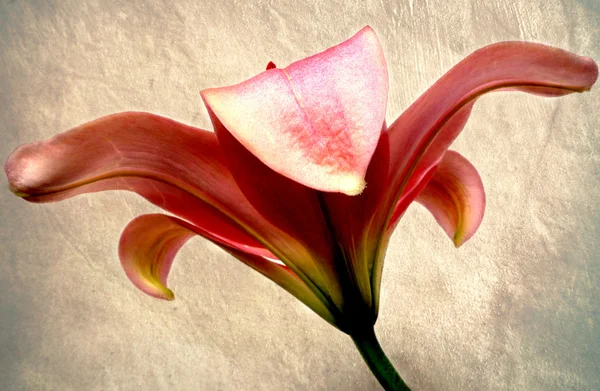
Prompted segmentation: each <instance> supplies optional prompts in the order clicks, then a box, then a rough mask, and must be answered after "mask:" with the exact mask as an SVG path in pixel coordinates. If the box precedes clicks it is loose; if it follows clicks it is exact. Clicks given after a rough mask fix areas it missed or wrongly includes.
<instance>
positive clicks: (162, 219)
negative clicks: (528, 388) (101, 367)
mask: <svg viewBox="0 0 600 391" xmlns="http://www.w3.org/2000/svg"><path fill="white" fill-rule="evenodd" d="M597 76H598V68H597V66H596V64H595V63H594V62H593V61H592V60H591V59H589V58H585V57H580V56H577V55H574V54H572V53H569V52H566V51H564V50H560V49H556V48H551V47H548V46H544V45H540V44H534V43H526V42H503V43H498V44H494V45H490V46H487V47H485V48H483V49H480V50H478V51H476V52H474V53H473V54H471V55H470V56H468V57H467V58H466V59H464V60H463V61H461V62H460V63H459V64H457V65H456V66H455V67H454V68H452V69H451V70H450V71H449V72H448V73H447V74H446V75H444V76H443V77H442V78H441V79H440V80H439V81H438V82H436V83H435V84H434V85H433V86H432V87H431V88H430V89H429V90H427V91H426V92H425V93H424V94H423V95H422V96H421V97H420V98H419V99H418V100H417V101H416V102H415V103H414V104H413V105H412V106H410V107H409V108H408V109H407V110H406V111H405V112H404V113H403V114H402V115H401V116H400V117H399V118H398V119H397V120H396V121H394V122H393V123H392V125H391V126H389V127H388V126H387V125H386V123H385V113H386V105H387V93H388V74H387V66H386V62H385V58H384V55H383V50H382V48H381V46H380V43H379V41H378V39H377V36H376V35H375V33H374V32H373V30H372V29H371V28H369V27H365V28H363V29H362V30H361V31H359V32H358V33H357V34H356V35H355V36H354V37H352V38H350V39H349V40H348V41H345V42H343V43H341V44H339V45H337V46H334V47H332V48H330V49H327V50H326V51H324V52H322V53H319V54H317V55H314V56H312V57H309V58H306V59H303V60H300V61H298V62H295V63H293V64H291V65H289V66H288V67H286V68H281V69H280V68H277V67H276V66H274V65H273V64H272V63H269V66H267V70H266V71H264V72H262V73H260V74H259V75H257V76H255V77H253V78H251V79H249V80H247V81H245V82H242V83H240V84H237V85H234V86H230V87H223V88H214V89H208V90H205V91H202V93H201V95H202V99H203V101H204V103H205V105H206V107H207V109H208V112H209V115H210V118H211V120H212V123H213V127H214V132H209V131H205V130H202V129H197V128H194V127H191V126H187V125H184V124H181V123H178V122H175V121H173V120H171V119H167V118H163V117H160V116H157V115H153V114H149V113H136V112H126V113H120V114H114V115H109V116H106V117H103V118H100V119H97V120H95V121H92V122H89V123H86V124H84V125H81V126H79V127H77V128H75V129H72V130H70V131H68V132H65V133H62V134H59V135H57V136H55V137H53V138H51V139H49V140H47V141H42V142H38V143H33V144H27V145H23V146H21V147H19V148H17V150H15V151H14V152H13V154H12V155H11V156H10V157H9V158H8V160H7V162H6V166H5V170H6V174H7V176H8V179H9V184H10V187H11V190H12V191H13V192H14V193H15V194H17V195H18V196H20V197H23V198H24V199H26V200H27V201H31V202H53V201H59V200H63V199H66V198H69V197H73V196H75V195H78V194H82V193H88V192H96V191H102V190H116V189H118V190H129V191H133V192H136V193H138V194H140V195H141V196H143V197H144V198H146V199H147V200H149V201H150V202H152V203H153V204H155V205H158V206H159V207H161V208H163V209H164V210H166V211H167V212H170V213H171V214H172V215H164V214H148V215H143V216H140V217H138V218H136V219H134V220H133V221H131V222H130V223H129V225H128V226H127V227H126V228H125V230H124V231H123V233H122V236H121V240H120V243H119V257H120V259H121V263H122V265H123V268H124V270H125V273H126V274H127V276H128V277H129V279H130V280H131V281H132V282H133V284H134V285H135V286H136V287H138V288H139V289H141V290H142V291H143V292H145V293H147V294H149V295H152V296H154V297H158V298H162V299H169V300H170V299H173V297H174V295H173V293H172V291H171V290H170V289H169V288H167V276H168V273H169V270H170V268H171V264H172V262H173V259H174V257H175V255H176V253H177V251H178V250H179V249H180V248H181V246H182V245H183V244H184V243H185V242H186V241H187V240H188V239H189V238H191V237H193V236H195V235H201V236H203V237H205V238H207V239H209V240H210V241H212V242H214V243H216V244H217V245H219V246H220V247H221V248H223V249H224V250H225V251H227V252H228V253H230V254H231V255H233V256H234V257H236V258H237V259H239V260H240V261H242V262H244V263H245V264H246V265H248V266H250V267H251V268H253V269H255V270H256V271H258V272H260V273H262V274H263V275H265V276H267V277H268V278H270V279H271V280H273V281H274V282H275V283H277V284H279V285H280V286H281V287H283V288H284V289H285V290H287V291H288V292H289V293H291V294H292V295H293V296H295V297H296V298H298V299H299V300H300V301H302V302H303V303H304V304H306V305H307V306H308V307H310V308H311V309H312V310H313V311H315V312H316V313H317V314H318V315H320V316H321V317H322V318H323V319H325V320H326V321H327V322H329V323H330V324H332V325H333V326H335V327H337V328H338V329H340V330H342V331H344V332H345V333H347V334H349V335H350V336H351V337H352V338H353V339H354V341H355V343H356V344H357V346H358V348H359V350H360V351H361V354H363V357H364V358H365V360H366V361H367V363H368V364H369V366H370V367H371V369H372V370H373V371H374V373H375V374H376V375H377V376H378V379H379V380H380V382H381V383H382V385H384V387H386V388H388V389H394V388H399V389H400V388H402V387H405V385H404V384H403V383H402V380H401V379H400V378H399V377H397V375H396V376H394V374H395V372H394V373H392V374H389V373H388V374H386V373H382V372H385V371H386V370H388V371H391V372H393V368H392V367H391V366H390V365H389V362H388V361H387V359H386V358H385V355H383V352H382V351H381V350H380V348H379V345H378V344H377V341H376V340H375V337H374V334H373V325H374V324H375V321H376V319H377V314H378V305H379V294H380V293H379V292H380V283H381V272H382V267H383V259H384V255H385V251H386V247H387V244H388V241H389V238H390V236H391V234H392V232H393V230H394V228H395V227H396V225H397V223H398V220H399V219H400V217H401V216H402V215H403V213H404V211H405V210H406V208H407V207H408V206H409V205H410V204H411V203H412V202H413V201H415V200H416V201H417V202H419V203H421V204H422V205H424V206H425V207H426V208H427V209H428V210H429V211H430V212H431V213H432V214H433V216H434V218H435V219H436V220H437V221H438V222H439V224H440V225H441V227H442V228H443V229H444V231H445V232H446V233H447V235H448V236H449V237H450V238H451V239H452V241H453V242H454V244H455V245H456V246H457V247H458V246H460V245H462V244H463V243H464V242H466V241H467V240H468V239H469V238H470V237H471V236H472V235H473V234H474V233H475V231H476V230H477V228H478V227H479V225H480V223H481V221H482V218H483V213H484V208H485V194H484V189H483V185H482V182H481V179H480V177H479V174H478V173H477V171H476V169H475V168H474V167H473V166H472V165H471V164H470V163H469V162H468V161H467V160H466V159H465V158H464V157H463V156H461V155H460V154H458V153H457V152H454V151H451V150H449V149H448V148H449V146H450V144H451V143H452V141H453V140H454V139H455V138H456V137H457V136H458V134H459V133H460V131H461V130H462V129H463V127H464V125H465V123H466V122H467V120H468V117H469V114H470V111H471V109H472V107H473V104H474V102H475V100H476V99H477V98H478V97H479V96H481V95H482V94H484V93H486V92H490V91H497V90H519V91H525V92H529V93H534V94H538V95H542V96H561V95H565V94H569V93H572V92H582V91H586V90H589V89H590V88H591V86H592V85H593V84H594V82H595V81H596V78H597ZM388 367H389V368H391V370H389V368H388ZM381 368H388V369H383V370H382V369H381ZM378 371H379V373H378ZM391 372H390V373H391Z"/></svg>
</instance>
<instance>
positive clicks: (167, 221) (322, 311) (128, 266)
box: [119, 214, 335, 325]
mask: <svg viewBox="0 0 600 391" xmlns="http://www.w3.org/2000/svg"><path fill="white" fill-rule="evenodd" d="M195 235H201V236H203V237H205V238H207V239H209V240H211V241H212V242H214V243H215V244H217V245H219V246H220V247H222V248H223V249H224V250H225V251H227V252H229V253H230V254H232V255H233V256H235V257H236V258H238V259H240V260H241V261H242V262H244V263H245V264H247V265H248V266H250V267H251V268H253V269H254V270H256V271H258V272H260V273H261V274H263V275H265V276H266V277H268V278H269V279H271V280H272V281H274V282H275V283H277V284H278V285H280V286H281V287H282V288H284V289H285V290H287V291H288V292H289V293H291V294H292V295H293V296H295V297H296V298H298V299H299V300H300V301H302V302H303V303H305V304H306V305H307V306H308V307H309V308H311V309H312V310H314V311H315V312H316V313H317V314H319V315H320V316H321V317H323V318H324V319H325V320H327V321H328V322H330V323H331V324H333V325H335V319H334V317H333V315H332V314H331V313H330V312H329V311H328V310H327V308H326V307H325V305H324V304H323V303H321V302H320V301H319V299H318V298H317V297H316V296H315V295H314V293H313V292H312V291H311V290H310V289H309V288H308V287H307V286H306V284H304V282H303V281H302V280H301V279H299V278H298V276H296V275H295V274H294V272H293V271H291V270H290V269H289V268H288V267H287V266H285V265H283V264H280V263H277V262H273V261H270V260H267V259H266V258H264V257H262V256H257V255H254V254H250V253H247V252H245V251H241V250H239V249H238V248H235V247H232V246H230V245H229V243H227V242H224V241H222V239H221V238H219V237H217V236H215V235H213V234H212V233H211V232H210V230H207V229H205V228H204V227H198V226H195V225H191V224H189V223H186V222H185V221H183V220H180V219H178V218H175V217H171V216H166V215H162V214H148V215H143V216H139V217H137V218H136V219H134V220H132V221H131V222H130V223H129V224H128V225H127V227H126V228H125V230H124V231H123V233H122V235H121V240H120V242H119V257H120V258H121V265H122V266H123V269H124V270H125V273H126V274H127V277H129V279H130V280H131V282H133V284H134V285H135V286H136V287H137V288H139V289H140V290H142V291H143V292H145V293H147V294H149V295H151V296H154V297H158V298H161V299H166V300H172V299H173V298H174V295H173V292H172V291H171V290H170V289H169V288H167V278H168V274H169V271H170V269H171V265H172V263H173V259H174V258H175V255H176V254H177V252H178V251H179V249H180V248H181V247H182V246H183V244H185V242H186V241H187V240H189V239H190V238H192V237H194V236H195Z"/></svg>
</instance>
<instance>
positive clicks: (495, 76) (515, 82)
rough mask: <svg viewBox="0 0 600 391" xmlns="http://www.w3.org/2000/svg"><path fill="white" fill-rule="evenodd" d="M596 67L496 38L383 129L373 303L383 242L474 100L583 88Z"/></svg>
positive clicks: (565, 55)
mask: <svg viewBox="0 0 600 391" xmlns="http://www.w3.org/2000/svg"><path fill="white" fill-rule="evenodd" d="M597 78H598V66H597V65H596V63H595V62H594V61H593V60H592V59H591V58H588V57H581V56H578V55H575V54H573V53H570V52H568V51H565V50H562V49H557V48H553V47H550V46H546V45H541V44H536V43H530V42H501V43H497V44H493V45H489V46H486V47H484V48H482V49H479V50H477V51H475V52H474V53H472V54H471V55H469V56H468V57H466V58H465V59H464V60H462V61H461V62H459V63H458V64H457V65H455V66H454V67H453V68H452V69H451V70H450V71H448V72H447V73H446V74H445V75H444V76H442V77H441V78H440V79H439V80H438V81H437V82H436V83H435V84H434V85H433V86H431V87H430V88H429V89H428V90H427V91H426V92H425V93H424V94H423V95H421V96H420V97H419V99H417V100H416V101H415V102H414V103H413V104H412V105H411V106H410V107H409V108H408V109H407V110H406V111H404V113H402V115H400V117H398V119H396V121H394V123H393V124H392V125H391V126H390V127H389V128H388V131H389V134H390V160H391V161H390V178H389V182H388V183H389V186H388V189H387V200H385V201H384V202H382V206H381V209H380V213H382V214H385V215H387V221H388V224H386V226H385V227H386V229H387V233H388V234H387V235H382V236H381V238H380V243H379V246H378V250H377V254H376V256H375V261H374V262H375V263H374V265H373V272H372V277H371V281H372V282H371V285H372V289H373V298H374V299H373V302H374V303H375V304H376V305H377V303H378V302H379V293H380V284H381V272H382V270H383V259H384V252H385V248H386V246H385V244H386V243H387V241H388V240H389V235H391V233H392V232H393V228H394V227H395V226H396V223H397V221H398V218H399V217H400V216H401V215H402V213H404V211H405V210H406V208H407V207H408V205H409V204H410V202H412V200H413V199H414V198H415V197H416V196H417V195H418V194H419V192H420V190H421V189H422V188H423V187H424V186H425V185H426V183H427V181H426V180H425V179H426V177H427V176H431V175H433V173H434V172H435V167H436V166H437V165H438V164H439V163H440V161H441V159H442V157H443V156H444V153H445V152H446V150H447V149H448V147H449V146H450V144H451V143H452V142H453V141H454V139H455V138H456V137H457V136H458V134H459V133H460V131H461V130H462V129H463V127H464V125H465V124H466V122H467V120H468V118H469V114H470V111H471V109H472V106H473V104H474V102H475V100H476V99H477V98H478V97H480V96H481V95H483V94H485V93H487V92H491V91H501V90H510V91H523V92H528V93H533V94H537V95H543V96H548V97H554V96H562V95H566V94H570V93H573V92H583V91H587V90H589V89H590V88H591V87H592V85H593V84H594V83H595V82H596V79H597Z"/></svg>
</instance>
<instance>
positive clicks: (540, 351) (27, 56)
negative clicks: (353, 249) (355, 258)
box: [0, 0, 600, 391]
mask: <svg viewBox="0 0 600 391" xmlns="http://www.w3.org/2000/svg"><path fill="white" fill-rule="evenodd" d="M163 3H164V4H166V2H162V1H75V0H74V1H50V0H49V1H19V0H17V1H6V0H2V1H0V61H1V66H0V90H1V91H2V93H1V94H0V123H1V124H2V127H1V132H2V138H3V142H2V143H1V145H0V157H1V158H2V160H5V159H6V157H7V156H8V155H9V153H10V152H11V151H12V150H13V149H14V148H15V147H17V146H18V145H19V144H22V143H25V142H31V141H34V140H39V139H43V138H48V137H50V136H52V135H54V134H56V133H58V132H60V131H63V130H66V129H69V128H71V127H73V126H76V125H78V124H81V123H83V122H87V121H89V120H92V119H95V118H97V117H100V116H102V115H106V114H109V113H113V112H118V111H126V110H144V111H151V112H155V113H158V114H162V115H166V116H169V117H172V118H174V119H176V120H179V121H182V122H186V123H189V124H192V125H195V126H200V127H204V128H210V122H209V119H208V116H207V114H206V112H205V109H204V107H203V105H202V103H201V100H200V97H199V94H198V92H199V91H200V90H201V89H204V88H207V87H212V86H220V85H227V84H233V83H237V82H239V81H242V80H244V79H246V78H248V77H250V76H253V75H254V74H256V73H258V72H260V71H262V70H263V69H264V67H265V66H266V64H267V62H268V61H270V60H272V61H274V62H275V63H276V64H278V65H280V66H285V65H286V64H288V63H290V62H292V61H294V60H297V59H300V58H302V57H305V56H307V55H310V54H313V53H315V52H318V51H321V50H323V49H325V48H327V47H329V46H332V45H334V44H336V43H339V42H341V41H342V40H344V39H346V38H348V37H350V36H351V35H352V34H353V33H354V32H355V31H357V30H358V29H359V28H361V27H362V26H363V25H365V24H370V25H372V26H373V28H374V29H375V30H376V31H377V33H378V34H379V37H380V39H381V42H382V45H383V47H384V50H385V52H386V56H387V61H388V65H389V69H390V77H391V80H390V87H391V92H390V97H389V106H388V122H391V121H392V120H393V119H395V117H396V116H397V115H398V114H400V113H401V111H402V110H403V109H404V108H406V107H407V106H408V105H409V104H410V103H411V102H412V101H413V100H414V99H416V98H417V97H418V96H419V94H420V93H421V92H422V91H424V90H425V89H426V88H427V87H428V86H429V85H430V84H431V83H433V82H434V81H435V80H436V79H437V78H438V77H439V76H441V75H442V74H443V72H445V71H446V70H447V69H449V68H450V67H451V66H452V65H453V64H455V63H456V62H457V61H459V60H460V59H461V58H463V57H464V56H466V55H467V54H469V53H470V52H472V51H473V50H475V49H477V48H479V47H481V46H483V45H486V44H489V43H493V42H497V41H501V40H531V41H537V42H542V43H546V44H550V45H555V46H558V47H561V48H565V49H568V50H571V51H574V52H576V53H579V54H582V55H587V56H591V57H593V58H595V59H596V61H598V60H600V45H599V43H598V42H600V27H599V26H600V23H599V21H600V6H599V3H598V2H597V1H595V0H587V1H569V0H563V1H558V0H532V1H522V2H506V1H500V0H482V1H474V0H464V1H463V0H452V1H443V2H442V1H440V2H436V1H433V0H429V1H421V0H410V1H403V2H387V1H381V2H375V1H374V2H362V1H330V2H323V3H318V2H314V1H312V2H306V3H304V4H300V3H299V2H298V3H297V2H295V1H289V2H282V3H277V2H274V1H269V2H262V3H254V2H246V1H231V2H221V1H217V0H208V1H191V0H190V1H178V2H176V3H177V5H170V6H165V5H162V4H163ZM599 98H600V86H596V88H595V89H594V90H593V91H592V92H591V93H587V94H582V95H580V94H576V95H571V96H568V97H564V98H560V99H554V100H553V99H544V98H540V97H533V96H528V95H524V94H519V93H496V94H493V95H489V96H487V97H485V98H483V99H481V100H480V101H479V103H478V104H477V105H476V106H475V110H474V112H473V115H472V117H471V121H470V123H469V124H468V125H467V128H466V129H465V131H464V132H463V134H462V135H461V136H460V137H459V139H458V141H457V142H456V143H455V144H454V149H456V150H458V151H460V152H461V153H462V154H464V155H465V156H466V157H468V158H469V159H470V160H471V162H473V164H474V165H475V166H476V167H477V168H478V170H479V172H480V173H481V176H482V179H483V182H484V185H485V186H486V190H487V196H488V209H487V212H486V213H487V214H486V217H485V219H484V222H483V224H482V226H481V228H480V230H479V232H478V233H477V234H476V236H475V237H474V238H473V239H472V240H471V241H470V242H468V243H467V244H466V245H465V246H463V247H462V248H461V249H459V250H456V249H454V247H453V245H452V244H451V242H450V241H449V240H448V239H447V238H446V237H445V236H444V234H443V232H442V230H441V228H439V227H438V226H437V224H436V223H435V221H434V220H433V218H431V216H430V215H429V214H428V213H427V212H426V211H425V209H424V208H422V207H420V206H418V205H414V206H412V207H411V208H410V209H409V211H408V213H407V214H406V215H405V217H404V219H403V221H402V222H401V224H400V225H399V227H398V230H397V231H396V234H395V236H394V238H393V240H392V243H391V247H390V250H389V251H388V256H387V263H386V266H385V271H384V279H383V293H382V303H381V315H380V319H379V321H378V323H377V332H378V334H379V337H380V341H381V343H382V345H383V347H384V349H385V350H386V352H387V353H388V355H389V356H390V358H391V360H392V361H393V362H394V363H395V364H396V365H397V367H398V369H399V371H400V372H401V373H402V374H403V375H404V377H405V379H406V380H407V382H408V383H409V384H411V385H412V386H413V387H414V389H415V390H509V389H510V390H597V389H600V374H599V373H598V371H597V368H598V365H599V363H600V328H599V324H598V323H599V322H600V304H599V303H600V300H599V297H600V284H599V279H600V257H599V255H598V254H600V223H599V222H600V114H599V113H600V100H599ZM0 177H1V179H0V181H1V183H0V186H1V187H2V189H4V190H2V191H1V192H0V202H1V205H2V208H1V211H0V213H1V220H0V235H1V236H0V240H1V242H0V243H1V247H0V257H1V262H0V382H1V385H2V387H1V388H2V389H6V390H20V389H26V390H50V389H60V390H71V389H72V390H104V389H122V390H133V389H160V390H166V389H176V390H192V389H201V390H284V389H285V390H287V389H290V390H292V389H293V390H340V391H341V390H376V389H379V388H378V387H379V386H378V384H377V382H376V380H375V378H374V377H373V376H372V375H371V373H370V372H369V371H368V369H367V367H366V365H365V364H364V363H363V362H362V359H361V357H360V355H359V354H358V352H357V351H356V350H355V348H354V346H353V344H352V342H351V340H350V339H349V338H348V337H347V336H345V335H343V334H341V333H339V332H338V331H336V330H335V329H333V328H332V327H330V326H329V325H327V324H326V323H325V322H323V321H322V320H320V319H319V318H318V317H317V316H316V315H314V314H313V313H311V312H310V311H309V310H308V309H306V308H305V307H303V306H302V305H301V304H300V303H299V302H297V301H296V300H295V299H293V298H292V297H291V296H289V295H288V294H287V293H285V292H284V291H283V290H280V289H279V288H277V287H276V286H275V285H274V284H273V283H271V282H270V281H268V280H267V279H264V278H263V277H261V276H260V275H258V274H257V273H255V272H253V271H251V270H250V269H248V268H247V267H245V266H243V265H242V264H241V263H238V262H237V261H236V260H235V259H233V258H231V257H230V256H228V255H227V254H225V253H224V252H223V251H221V250H220V249H218V248H217V247H215V246H213V245H212V244H210V243H207V242H206V241H204V240H202V239H194V240H192V241H191V242H190V243H189V244H188V245H186V247H185V248H184V249H183V251H182V252H181V253H180V255H179V256H178V259H177V261H176V263H175V266H174V269H173V272H172V274H171V279H170V282H171V286H172V287H173V289H174V290H175V292H176V294H177V300H176V301H175V302H171V303H167V302H162V301H158V300H153V299H151V298H149V297H146V296H145V295H143V294H142V293H140V292H138V291H137V290H136V289H134V287H133V286H132V285H131V284H130V283H129V281H128V280H127V279H126V277H125V276H124V273H123V272H122V270H121V267H120V265H119V262H118V258H117V252H116V248H117V242H118V239H119V235H120V232H121V230H122V229H123V228H124V227H125V225H126V224H127V223H128V222H129V221H130V220H131V219H132V218H134V217H135V216H137V215H139V214H142V213H148V212H151V211H153V210H154V209H153V207H152V206H151V205H149V204H148V203H146V202H145V201H143V200H142V199H140V198H138V197H136V196H135V195H132V194H126V193H122V192H112V193H101V194H94V195H86V196H80V197H77V198H75V199H71V200H68V201H65V202H62V203H58V204H49V205H32V204H28V203H25V202H24V201H22V200H20V199H18V198H16V197H14V196H13V195H12V194H11V193H10V192H9V191H8V190H6V185H7V184H6V178H5V177H4V176H3V175H2V176H0Z"/></svg>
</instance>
